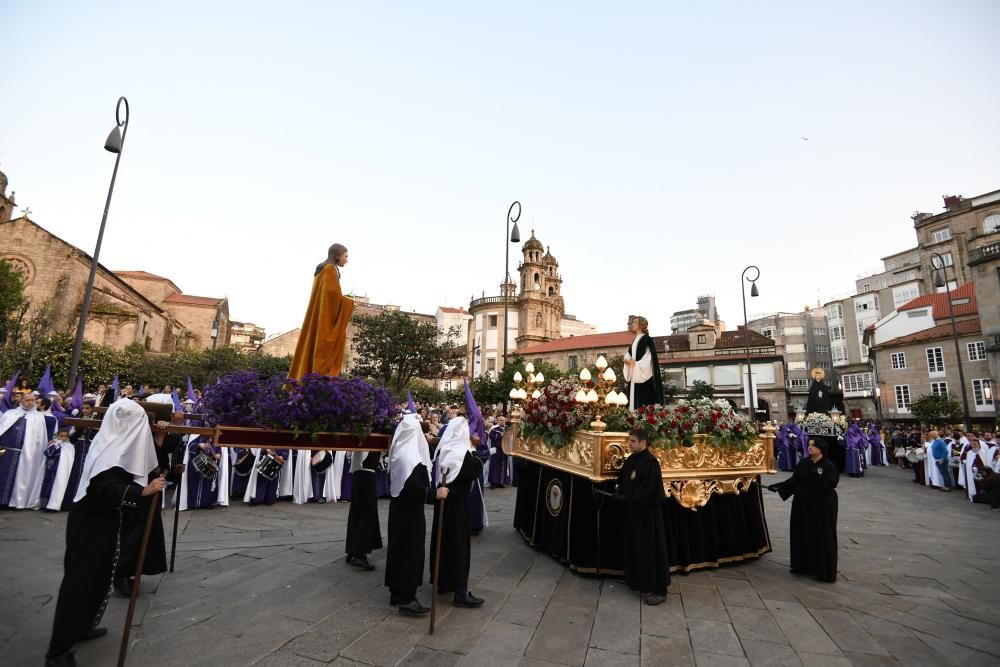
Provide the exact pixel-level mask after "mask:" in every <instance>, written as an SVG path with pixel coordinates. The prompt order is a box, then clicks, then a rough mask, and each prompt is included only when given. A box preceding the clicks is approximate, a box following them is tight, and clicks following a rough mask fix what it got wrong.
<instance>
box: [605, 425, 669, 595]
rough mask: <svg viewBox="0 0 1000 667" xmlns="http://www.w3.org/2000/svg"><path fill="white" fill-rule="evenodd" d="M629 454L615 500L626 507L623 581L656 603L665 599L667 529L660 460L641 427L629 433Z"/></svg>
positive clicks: (667, 561)
mask: <svg viewBox="0 0 1000 667" xmlns="http://www.w3.org/2000/svg"><path fill="white" fill-rule="evenodd" d="M628 444H629V448H630V449H631V450H632V455H631V456H629V457H628V458H627V459H625V463H624V464H623V465H622V469H621V471H620V472H619V473H618V489H617V492H616V493H615V496H614V497H615V500H618V501H619V502H623V503H625V504H626V508H625V581H626V583H628V585H629V588H632V589H633V590H637V591H639V593H640V594H641V595H642V596H643V597H644V598H645V601H646V604H649V605H658V604H662V603H663V601H664V600H666V599H667V586H669V585H670V564H669V554H668V553H667V537H666V529H665V527H664V525H663V503H664V502H666V499H667V498H666V494H664V492H663V476H662V473H661V471H660V462H659V461H657V460H656V457H655V456H653V453H652V452H650V451H649V435H648V434H647V433H646V431H645V430H644V429H641V428H638V429H634V430H633V431H632V432H631V433H629V437H628Z"/></svg>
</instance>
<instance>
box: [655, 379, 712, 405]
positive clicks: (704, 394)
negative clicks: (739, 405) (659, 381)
mask: <svg viewBox="0 0 1000 667" xmlns="http://www.w3.org/2000/svg"><path fill="white" fill-rule="evenodd" d="M666 389H667V388H666V387H664V388H663V393H664V394H666V393H667V392H666ZM699 398H707V399H709V400H711V399H713V398H715V387H713V386H712V385H710V384H709V383H707V382H704V381H702V380H695V381H694V382H693V383H692V384H691V388H690V389H688V393H687V399H688V400H689V401H695V400H698V399H699Z"/></svg>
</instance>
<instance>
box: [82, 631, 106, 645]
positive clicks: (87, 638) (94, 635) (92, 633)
mask: <svg viewBox="0 0 1000 667" xmlns="http://www.w3.org/2000/svg"><path fill="white" fill-rule="evenodd" d="M106 634H108V629H107V628H91V629H90V632H88V633H87V634H85V635H84V636H83V639H81V640H80V641H82V642H89V641H90V640H91V639H98V638H99V637H103V636H104V635H106Z"/></svg>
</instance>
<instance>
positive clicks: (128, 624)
mask: <svg viewBox="0 0 1000 667" xmlns="http://www.w3.org/2000/svg"><path fill="white" fill-rule="evenodd" d="M159 501H160V492H159V491H157V492H156V493H154V494H153V496H152V497H151V498H150V500H149V513H148V514H147V515H146V529H145V530H144V531H143V533H142V546H141V547H140V548H139V557H138V558H136V563H135V580H134V581H133V582H132V597H131V598H130V599H129V601H128V614H127V615H126V616H125V629H124V630H122V644H121V647H120V648H119V649H118V667H124V665H125V656H126V655H128V635H129V631H130V630H131V629H132V615H133V614H134V613H135V601H136V598H138V597H139V581H140V580H141V579H142V566H143V564H144V563H145V561H146V549H147V548H148V547H149V534H150V533H151V532H153V514H154V513H155V512H156V510H157V503H158V502H159Z"/></svg>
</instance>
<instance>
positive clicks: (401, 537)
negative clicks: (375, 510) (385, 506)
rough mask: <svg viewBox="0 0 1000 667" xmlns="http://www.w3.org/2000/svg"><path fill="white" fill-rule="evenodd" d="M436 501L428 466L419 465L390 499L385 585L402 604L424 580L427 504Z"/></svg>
mask: <svg viewBox="0 0 1000 667" xmlns="http://www.w3.org/2000/svg"><path fill="white" fill-rule="evenodd" d="M433 502H434V489H433V488H431V485H430V480H429V479H428V477H427V466H425V465H424V464H423V463H420V464H418V465H417V466H416V467H415V468H414V469H413V472H411V473H410V476H409V477H407V478H406V483H405V484H403V490H402V491H400V492H399V495H398V496H397V497H395V498H393V499H392V500H390V501H389V548H388V549H387V551H386V559H385V585H386V586H388V587H389V592H390V593H391V594H392V595H393V596H396V597H398V598H399V601H400V602H401V603H403V604H406V603H407V602H410V601H411V600H413V598H414V595H415V594H416V592H417V589H418V588H420V585H421V584H422V583H423V581H424V543H425V537H426V531H427V524H426V521H425V519H424V505H430V504H432V503H433Z"/></svg>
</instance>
